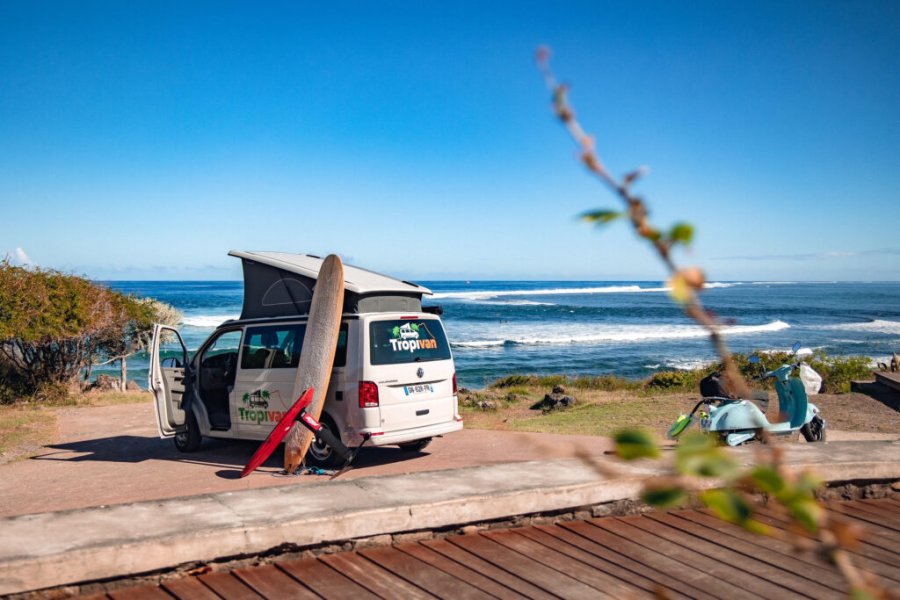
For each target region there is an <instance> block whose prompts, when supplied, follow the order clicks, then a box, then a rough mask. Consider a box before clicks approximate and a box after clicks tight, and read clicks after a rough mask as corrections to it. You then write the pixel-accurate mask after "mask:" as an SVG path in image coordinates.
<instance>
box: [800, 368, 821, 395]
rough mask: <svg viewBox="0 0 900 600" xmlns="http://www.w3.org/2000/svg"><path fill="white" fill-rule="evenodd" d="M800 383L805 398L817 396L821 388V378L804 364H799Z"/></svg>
mask: <svg viewBox="0 0 900 600" xmlns="http://www.w3.org/2000/svg"><path fill="white" fill-rule="evenodd" d="M800 381H802V382H803V389H805V390H806V395H807V396H812V395H813V394H818V393H819V389H821V387H822V376H821V375H819V374H818V373H816V370H815V369H813V368H812V367H811V366H809V365H808V364H806V363H800Z"/></svg>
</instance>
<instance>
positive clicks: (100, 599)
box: [78, 592, 109, 600]
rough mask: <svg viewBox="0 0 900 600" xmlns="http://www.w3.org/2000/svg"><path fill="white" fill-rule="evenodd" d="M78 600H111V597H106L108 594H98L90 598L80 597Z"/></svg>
mask: <svg viewBox="0 0 900 600" xmlns="http://www.w3.org/2000/svg"><path fill="white" fill-rule="evenodd" d="M78 600H109V596H107V595H106V592H97V593H96V594H91V595H90V596H78Z"/></svg>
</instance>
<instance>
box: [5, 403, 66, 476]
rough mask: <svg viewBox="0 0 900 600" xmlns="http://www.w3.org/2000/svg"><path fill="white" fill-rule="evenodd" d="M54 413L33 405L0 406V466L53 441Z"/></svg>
mask: <svg viewBox="0 0 900 600" xmlns="http://www.w3.org/2000/svg"><path fill="white" fill-rule="evenodd" d="M55 432H56V412H55V411H54V410H52V409H47V408H43V407H40V406H35V405H13V406H2V407H0V464H5V463H7V462H11V461H13V460H16V459H17V458H20V457H22V456H28V455H29V454H31V453H33V452H35V451H36V450H37V449H39V448H40V447H42V446H44V445H45V444H48V443H50V442H51V441H52V440H53V436H54V435H55Z"/></svg>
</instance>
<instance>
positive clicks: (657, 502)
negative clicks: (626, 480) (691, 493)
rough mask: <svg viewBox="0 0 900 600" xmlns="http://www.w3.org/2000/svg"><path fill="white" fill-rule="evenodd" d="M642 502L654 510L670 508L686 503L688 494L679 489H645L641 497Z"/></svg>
mask: <svg viewBox="0 0 900 600" xmlns="http://www.w3.org/2000/svg"><path fill="white" fill-rule="evenodd" d="M642 498H643V500H644V502H646V503H647V504H649V505H650V506H655V507H656V508H672V507H675V506H680V505H682V504H684V503H685V502H687V499H688V493H687V491H686V490H684V488H680V487H660V488H647V489H645V490H644V493H643V495H642Z"/></svg>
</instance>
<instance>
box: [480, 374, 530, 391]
mask: <svg viewBox="0 0 900 600" xmlns="http://www.w3.org/2000/svg"><path fill="white" fill-rule="evenodd" d="M536 384H537V378H536V377H535V376H534V375H507V376H506V377H503V378H501V379H498V380H497V381H495V382H494V383H492V384H491V385H490V387H498V388H508V387H521V386H532V385H536Z"/></svg>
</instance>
